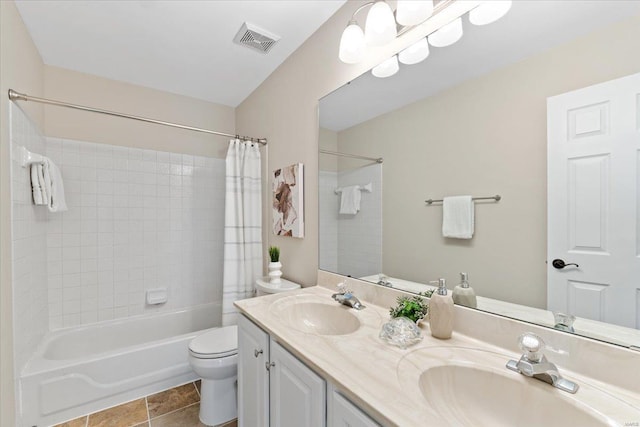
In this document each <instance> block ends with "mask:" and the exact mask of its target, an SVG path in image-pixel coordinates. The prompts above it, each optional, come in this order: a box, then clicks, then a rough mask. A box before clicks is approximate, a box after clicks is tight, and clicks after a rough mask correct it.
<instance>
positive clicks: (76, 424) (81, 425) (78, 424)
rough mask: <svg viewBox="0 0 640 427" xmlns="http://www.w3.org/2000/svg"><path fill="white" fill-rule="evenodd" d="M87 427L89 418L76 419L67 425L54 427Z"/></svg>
mask: <svg viewBox="0 0 640 427" xmlns="http://www.w3.org/2000/svg"><path fill="white" fill-rule="evenodd" d="M86 425H87V417H86V416H84V417H80V418H76V419H75V420H71V421H67V422H66V423H62V424H56V425H55V426H54V427H85V426H86Z"/></svg>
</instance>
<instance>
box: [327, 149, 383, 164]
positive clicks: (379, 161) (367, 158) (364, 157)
mask: <svg viewBox="0 0 640 427" xmlns="http://www.w3.org/2000/svg"><path fill="white" fill-rule="evenodd" d="M318 151H319V152H320V153H322V154H331V155H333V156H339V157H351V158H353V159H362V160H371V161H373V162H376V163H382V162H383V161H384V159H383V158H382V157H378V158H375V157H367V156H359V155H357V154H348V153H340V152H338V151H329V150H318Z"/></svg>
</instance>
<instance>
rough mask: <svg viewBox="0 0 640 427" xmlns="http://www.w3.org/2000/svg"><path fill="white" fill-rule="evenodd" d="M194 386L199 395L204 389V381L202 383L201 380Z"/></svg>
mask: <svg viewBox="0 0 640 427" xmlns="http://www.w3.org/2000/svg"><path fill="white" fill-rule="evenodd" d="M194 384H195V385H196V388H197V389H198V394H200V391H201V390H202V389H201V387H202V381H201V380H198V381H196V382H195V383H194Z"/></svg>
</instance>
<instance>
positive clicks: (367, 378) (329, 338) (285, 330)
mask: <svg viewBox="0 0 640 427" xmlns="http://www.w3.org/2000/svg"><path fill="white" fill-rule="evenodd" d="M331 294H332V291H331V290H329V289H326V288H323V287H320V286H314V287H309V288H303V289H300V290H298V291H293V292H289V293H281V294H276V295H268V296H264V297H259V298H251V299H246V300H242V301H237V302H236V303H235V305H236V307H238V309H239V310H240V311H241V312H242V313H243V314H245V315H246V316H247V317H248V318H250V319H251V320H252V321H253V322H254V323H256V324H258V325H259V326H260V327H262V328H263V329H264V330H265V331H266V332H268V333H269V334H270V335H271V336H272V338H274V339H275V340H276V341H277V342H279V343H280V344H281V345H283V346H284V347H285V348H287V349H288V350H289V351H290V352H291V353H293V354H294V355H295V356H296V357H298V358H299V359H300V360H302V361H303V362H304V363H305V364H306V365H308V366H309V367H310V368H311V369H313V370H314V371H316V372H317V373H318V374H319V375H321V376H322V377H324V378H325V380H327V381H329V382H331V383H333V384H334V385H335V386H336V387H337V388H338V389H339V390H340V391H341V392H342V393H343V394H344V395H345V396H347V397H348V398H349V399H350V400H351V401H353V402H354V403H355V404H356V405H358V406H359V407H361V408H362V409H363V410H364V411H365V412H367V413H368V414H370V415H371V416H372V417H373V418H374V419H376V420H377V421H378V422H380V423H382V424H383V425H389V426H416V425H430V426H450V425H464V424H466V423H465V422H463V421H460V420H455V421H452V418H451V412H449V414H447V411H453V410H454V409H455V407H456V406H457V405H462V406H464V405H465V402H460V401H459V399H458V398H457V396H453V395H448V394H450V393H446V391H445V390H443V394H442V396H444V397H443V399H447V400H446V401H447V402H448V403H447V405H449V402H450V403H451V407H448V408H444V409H443V408H442V407H436V405H433V403H432V402H431V403H430V402H429V401H427V400H426V399H425V398H424V397H423V392H421V389H420V386H419V384H418V381H419V378H420V375H421V373H422V372H423V371H424V370H425V369H426V368H428V367H429V366H436V365H442V364H447V363H450V362H451V361H452V360H454V359H455V360H456V363H457V364H458V365H459V364H460V363H462V364H465V363H467V364H471V365H473V364H475V363H478V364H482V366H483V368H485V369H486V370H489V371H496V372H498V373H504V374H505V375H512V377H513V378H512V379H513V380H514V381H520V382H527V384H526V387H529V388H530V389H527V392H529V391H531V392H532V393H534V394H533V395H532V398H534V397H535V396H536V395H535V392H539V391H542V392H543V393H545V396H546V393H549V396H552V398H556V397H557V398H560V399H564V400H565V401H567V402H568V403H569V405H571V406H574V407H580V406H583V405H584V404H585V403H586V404H587V405H589V406H591V407H593V408H596V410H597V412H599V416H600V417H606V418H607V419H608V420H607V423H606V424H609V425H625V424H627V425H638V424H628V423H640V409H639V405H638V404H639V403H640V397H638V399H633V400H632V401H629V400H628V397H629V395H625V398H626V400H624V401H623V400H621V399H619V398H618V397H616V396H617V395H616V393H615V387H614V386H612V387H611V388H610V389H607V388H606V387H604V388H603V385H602V383H600V382H597V381H593V382H592V381H590V380H589V378H586V377H582V376H580V375H577V374H574V373H571V372H567V371H564V370H563V369H562V366H559V367H558V368H559V369H560V371H561V373H562V374H563V376H564V377H565V378H568V379H570V380H572V381H575V382H576V383H578V384H579V385H580V390H578V393H577V394H576V395H571V394H569V393H566V392H563V391H560V390H557V389H555V388H554V387H552V386H550V385H548V384H546V383H543V382H542V381H538V380H535V379H531V378H527V377H525V376H523V375H520V374H518V373H516V372H512V371H508V370H507V369H506V367H504V365H505V364H506V363H507V361H508V360H509V359H515V360H517V359H518V358H519V357H520V355H519V354H516V353H513V352H510V351H508V350H505V349H503V348H499V347H496V346H492V345H489V344H487V343H485V342H482V341H479V340H476V339H474V338H472V337H468V336H465V335H462V334H460V333H456V332H455V331H454V334H453V337H452V338H451V339H449V340H439V339H436V338H433V337H432V336H431V335H430V332H429V329H428V326H423V327H422V331H423V335H424V339H423V340H422V342H421V343H419V344H417V345H415V346H412V347H409V348H407V349H401V348H398V347H394V346H391V345H388V344H386V343H385V342H383V341H382V340H381V339H379V338H378V334H379V332H380V328H381V327H382V325H383V323H385V322H387V321H388V320H389V312H388V308H386V307H379V306H376V305H374V304H372V303H370V302H368V301H363V303H364V304H365V305H366V306H367V308H365V309H364V310H361V311H356V310H353V309H350V308H348V307H345V306H341V307H344V309H345V310H350V311H351V312H352V313H353V314H354V315H355V316H357V317H358V319H359V320H360V323H361V325H362V326H361V327H360V328H359V329H358V330H357V331H356V332H354V333H352V334H349V335H316V334H311V333H305V332H302V331H300V330H298V329H294V328H293V327H291V326H289V325H288V324H287V323H285V322H283V321H282V319H281V318H280V317H279V315H278V313H277V312H276V310H273V309H272V308H273V307H274V303H276V302H277V301H279V300H281V299H284V298H297V299H299V300H300V301H313V302H321V303H327V304H336V303H335V302H334V301H333V300H332V299H331ZM549 358H550V359H552V357H551V356H550V357H549ZM462 359H464V360H462ZM632 374H633V375H637V372H634V373H632ZM510 379H511V378H510ZM592 384H593V385H592ZM488 386H489V385H487V384H482V385H480V390H483V391H484V392H485V394H486V393H492V394H493V393H495V394H496V398H498V396H497V395H498V394H499V393H500V392H502V391H501V390H489V389H488V388H487V387H488ZM460 397H461V396H460ZM438 398H439V396H438ZM533 400H535V399H533ZM531 403H532V404H531V407H530V408H529V409H530V410H531V411H534V412H535V411H539V412H541V413H546V416H545V425H546V426H547V427H548V426H553V425H567V424H566V421H565V422H561V420H560V419H556V421H557V422H556V423H554V415H553V414H552V412H551V411H549V408H541V407H539V406H537V404H536V402H533V401H532V402H531ZM522 409H523V410H526V409H527V408H522ZM523 416H524V419H523V423H518V424H519V425H521V426H523V425H525V424H526V423H527V421H526V420H527V415H526V414H523ZM534 419H535V417H534V418H531V417H529V423H530V424H531V425H535V424H534V423H535V421H534ZM602 421H604V419H602ZM606 424H604V423H603V424H602V425H606ZM470 425H472V424H470ZM476 425H480V424H477V423H476ZM574 425H575V424H574ZM582 426H583V425H581V427H582Z"/></svg>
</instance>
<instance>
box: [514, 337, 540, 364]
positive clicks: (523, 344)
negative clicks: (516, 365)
mask: <svg viewBox="0 0 640 427" xmlns="http://www.w3.org/2000/svg"><path fill="white" fill-rule="evenodd" d="M518 346H519V347H520V349H521V350H522V351H523V352H524V357H525V358H526V359H527V360H528V361H529V362H533V363H538V362H540V361H541V360H542V358H543V357H544V355H543V354H542V351H543V350H544V348H545V344H544V341H543V340H542V338H540V337H539V336H537V335H536V334H534V333H532V332H526V333H524V334H522V335H520V337H518Z"/></svg>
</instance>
